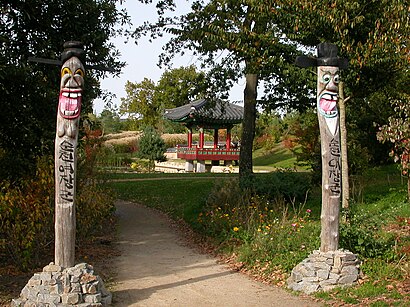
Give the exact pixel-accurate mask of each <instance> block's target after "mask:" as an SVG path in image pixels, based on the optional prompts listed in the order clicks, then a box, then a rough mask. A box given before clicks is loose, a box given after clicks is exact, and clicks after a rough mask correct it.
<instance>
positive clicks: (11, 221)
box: [0, 157, 54, 270]
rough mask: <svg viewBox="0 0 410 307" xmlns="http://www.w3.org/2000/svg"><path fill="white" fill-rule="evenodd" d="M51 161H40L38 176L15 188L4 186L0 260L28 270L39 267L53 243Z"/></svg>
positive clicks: (0, 196)
mask: <svg viewBox="0 0 410 307" xmlns="http://www.w3.org/2000/svg"><path fill="white" fill-rule="evenodd" d="M51 162H52V161H51V159H50V158H46V157H45V158H42V159H38V161H37V171H36V176H34V177H33V178H26V179H24V180H22V181H21V183H20V184H19V185H18V186H16V184H12V183H10V182H7V181H3V182H2V183H1V193H0V226H1V227H0V229H1V231H0V256H1V257H0V260H1V262H2V263H7V261H10V262H12V263H14V264H16V265H17V266H18V267H20V268H21V269H23V270H25V269H28V268H29V267H31V266H33V265H38V264H39V262H40V261H41V260H42V256H43V253H44V250H46V249H47V246H49V245H50V243H52V242H53V230H54V223H53V215H54V195H53V194H52V193H53V191H54V180H53V167H52V166H53V164H52V163H51Z"/></svg>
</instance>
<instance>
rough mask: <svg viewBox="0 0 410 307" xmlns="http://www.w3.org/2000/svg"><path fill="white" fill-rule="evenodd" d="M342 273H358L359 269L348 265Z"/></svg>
mask: <svg viewBox="0 0 410 307" xmlns="http://www.w3.org/2000/svg"><path fill="white" fill-rule="evenodd" d="M340 273H341V274H342V275H358V274H359V270H358V268H356V266H347V267H344V268H343V269H342V271H341V272H340Z"/></svg>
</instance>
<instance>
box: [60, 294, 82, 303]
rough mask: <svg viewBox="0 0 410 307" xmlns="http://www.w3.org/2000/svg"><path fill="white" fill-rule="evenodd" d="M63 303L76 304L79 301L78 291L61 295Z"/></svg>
mask: <svg viewBox="0 0 410 307" xmlns="http://www.w3.org/2000/svg"><path fill="white" fill-rule="evenodd" d="M61 302H62V303H63V304H71V305H73V304H78V303H79V302H80V295H79V294H78V293H67V294H63V295H62V296H61Z"/></svg>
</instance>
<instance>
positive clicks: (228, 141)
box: [226, 128, 231, 149]
mask: <svg viewBox="0 0 410 307" xmlns="http://www.w3.org/2000/svg"><path fill="white" fill-rule="evenodd" d="M226 149H231V128H227V129H226Z"/></svg>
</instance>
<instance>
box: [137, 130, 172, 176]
mask: <svg viewBox="0 0 410 307" xmlns="http://www.w3.org/2000/svg"><path fill="white" fill-rule="evenodd" d="M166 151H167V147H166V145H165V142H164V140H163V139H162V138H161V136H160V135H159V133H158V132H157V131H155V130H154V129H153V128H151V127H147V128H145V129H144V132H143V135H142V136H141V137H140V138H139V139H138V151H137V157H138V158H141V159H148V160H149V161H150V164H151V169H153V168H155V165H154V161H158V162H162V161H165V160H166V157H165V155H164V154H165V152H166Z"/></svg>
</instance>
